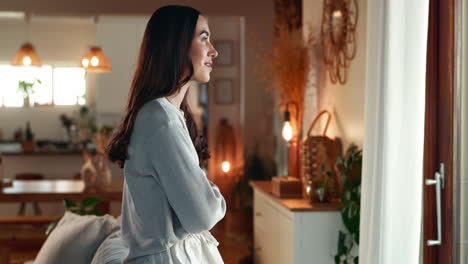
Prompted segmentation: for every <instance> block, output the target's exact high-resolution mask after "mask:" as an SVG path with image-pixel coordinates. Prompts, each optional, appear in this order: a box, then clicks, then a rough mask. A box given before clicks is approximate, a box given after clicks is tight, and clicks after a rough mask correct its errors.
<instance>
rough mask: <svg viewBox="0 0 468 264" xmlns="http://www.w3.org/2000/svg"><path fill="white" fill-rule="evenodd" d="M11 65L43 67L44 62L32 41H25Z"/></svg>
mask: <svg viewBox="0 0 468 264" xmlns="http://www.w3.org/2000/svg"><path fill="white" fill-rule="evenodd" d="M11 66H36V67H42V62H41V59H40V58H39V56H38V55H37V53H36V51H35V50H34V47H33V45H32V44H31V43H25V44H23V45H22V46H21V48H20V49H19V51H18V52H17V53H16V54H15V56H14V57H13V59H12V60H11Z"/></svg>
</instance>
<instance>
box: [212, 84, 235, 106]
mask: <svg viewBox="0 0 468 264" xmlns="http://www.w3.org/2000/svg"><path fill="white" fill-rule="evenodd" d="M214 88H215V102H216V104H219V105H223V104H224V105H226V104H232V103H234V81H233V80H231V79H217V80H215V81H214Z"/></svg>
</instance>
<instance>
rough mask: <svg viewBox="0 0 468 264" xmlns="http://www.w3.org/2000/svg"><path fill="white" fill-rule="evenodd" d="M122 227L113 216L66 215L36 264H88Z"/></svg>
mask: <svg viewBox="0 0 468 264" xmlns="http://www.w3.org/2000/svg"><path fill="white" fill-rule="evenodd" d="M116 228H118V225H117V221H116V220H115V218H114V217H113V216H110V215H105V216H95V215H86V216H81V215H77V214H74V213H71V212H68V211H67V212H65V214H64V216H63V217H62V219H61V220H60V221H59V223H58V224H57V226H56V227H55V229H54V230H53V231H52V233H51V234H50V235H49V237H48V238H47V240H46V241H45V242H44V245H42V248H41V250H40V251H39V253H38V255H37V257H36V260H35V261H34V263H35V264H49V263H68V264H75V263H76V264H84V263H86V264H88V263H90V262H91V261H92V259H93V256H94V254H95V253H96V250H97V248H98V247H99V245H101V243H102V241H104V239H105V238H106V237H107V236H108V235H109V234H110V233H112V232H113V231H114V230H115V229H116Z"/></svg>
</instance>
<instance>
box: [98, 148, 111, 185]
mask: <svg viewBox="0 0 468 264" xmlns="http://www.w3.org/2000/svg"><path fill="white" fill-rule="evenodd" d="M94 164H95V168H96V172H97V176H98V185H99V186H102V187H104V186H109V185H110V184H111V183H112V172H111V170H110V168H109V165H108V161H107V158H106V156H105V155H103V154H97V155H96V157H94Z"/></svg>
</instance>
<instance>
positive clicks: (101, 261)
mask: <svg viewBox="0 0 468 264" xmlns="http://www.w3.org/2000/svg"><path fill="white" fill-rule="evenodd" d="M128 252H129V250H128V248H127V247H126V246H125V243H124V241H123V239H122V232H121V231H120V230H117V231H116V232H114V233H112V234H110V235H109V236H108V237H107V238H106V239H105V240H104V242H102V244H101V245H100V246H99V248H98V250H97V251H96V254H95V255H94V258H93V261H92V262H91V264H121V263H123V261H124V259H125V258H126V257H127V256H128Z"/></svg>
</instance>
